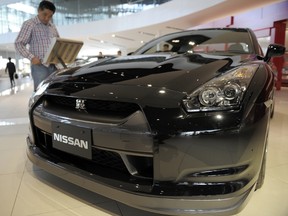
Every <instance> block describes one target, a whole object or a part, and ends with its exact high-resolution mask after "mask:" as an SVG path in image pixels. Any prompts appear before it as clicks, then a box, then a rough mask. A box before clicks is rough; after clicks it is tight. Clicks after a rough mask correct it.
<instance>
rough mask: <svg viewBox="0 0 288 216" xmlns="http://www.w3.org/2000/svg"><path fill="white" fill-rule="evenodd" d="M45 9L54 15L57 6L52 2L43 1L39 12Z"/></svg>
mask: <svg viewBox="0 0 288 216" xmlns="http://www.w3.org/2000/svg"><path fill="white" fill-rule="evenodd" d="M44 9H48V10H51V11H53V14H54V13H55V11H56V7H55V5H54V4H53V3H52V2H50V1H46V0H43V1H41V2H40V4H39V7H38V10H44Z"/></svg>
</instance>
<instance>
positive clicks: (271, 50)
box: [264, 44, 285, 62]
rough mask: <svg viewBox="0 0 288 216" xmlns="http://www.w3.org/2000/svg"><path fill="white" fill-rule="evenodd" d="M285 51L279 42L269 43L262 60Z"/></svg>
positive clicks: (282, 53)
mask: <svg viewBox="0 0 288 216" xmlns="http://www.w3.org/2000/svg"><path fill="white" fill-rule="evenodd" d="M284 53H285V47H284V46H282V45H279V44H270V45H269V46H268V49H267V52H266V55H265V57H264V61H265V62H268V61H270V59H271V58H272V57H278V56H282V55H284Z"/></svg>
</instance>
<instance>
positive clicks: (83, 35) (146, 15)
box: [0, 0, 283, 54]
mask: <svg viewBox="0 0 288 216" xmlns="http://www.w3.org/2000/svg"><path fill="white" fill-rule="evenodd" d="M281 1H283V0H261V1H260V0H205V1H203V0H193V1H192V0H174V1H171V2H168V3H166V4H163V5H161V6H159V7H157V8H155V9H151V10H147V11H143V12H140V13H139V14H135V15H129V16H123V17H119V18H115V19H110V20H103V21H98V22H94V23H87V24H79V25H78V24H77V25H73V28H71V26H63V27H61V28H58V29H60V30H59V31H60V35H61V37H65V38H67V37H69V38H71V39H76V40H82V41H84V47H83V48H82V50H83V51H87V52H91V49H92V50H94V52H98V50H101V51H102V50H106V49H107V50H108V49H112V50H113V49H114V50H117V49H121V50H123V51H124V54H125V52H130V51H133V50H135V49H136V48H138V47H139V46H141V45H142V44H141V41H144V42H147V41H149V40H151V39H153V38H155V37H157V36H159V35H163V34H166V33H170V32H175V31H179V30H186V29H191V28H194V27H196V26H199V25H203V24H205V23H208V22H212V21H214V20H217V19H221V18H225V17H230V16H233V15H236V14H239V13H243V12H246V11H248V10H252V9H255V8H259V7H263V6H265V5H268V4H273V3H276V2H281ZM179 3H180V4H179ZM171 17H172V18H171ZM254 22H257V20H254ZM112 35H114V37H113V36H112ZM3 49H5V50H10V51H11V50H14V45H13V42H12V43H7V44H0V50H3ZM96 54H98V53H96Z"/></svg>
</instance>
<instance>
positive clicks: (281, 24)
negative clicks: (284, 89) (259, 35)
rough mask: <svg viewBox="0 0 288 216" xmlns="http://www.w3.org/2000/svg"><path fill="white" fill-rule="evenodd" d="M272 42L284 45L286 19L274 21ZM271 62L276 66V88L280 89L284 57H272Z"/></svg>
mask: <svg viewBox="0 0 288 216" xmlns="http://www.w3.org/2000/svg"><path fill="white" fill-rule="evenodd" d="M274 29H275V32H274V33H275V35H274V43H276V44H281V45H284V46H285V31H286V20H285V21H283V20H281V21H277V22H274ZM273 63H274V64H275V67H276V68H277V81H276V90H281V85H282V68H283V64H284V57H277V58H273Z"/></svg>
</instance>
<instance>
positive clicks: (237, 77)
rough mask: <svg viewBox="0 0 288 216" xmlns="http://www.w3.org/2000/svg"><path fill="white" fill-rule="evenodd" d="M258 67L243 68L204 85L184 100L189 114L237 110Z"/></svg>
mask: <svg viewBox="0 0 288 216" xmlns="http://www.w3.org/2000/svg"><path fill="white" fill-rule="evenodd" d="M257 69H258V65H247V66H241V67H238V68H236V69H232V70H231V71H229V72H227V73H225V74H223V75H221V76H219V77H216V78H214V79H212V80H210V81H209V82H207V83H205V84H204V85H202V86H201V87H200V88H198V89H197V90H196V91H194V92H193V93H192V94H190V95H188V97H187V98H185V99H184V100H183V104H184V107H185V109H186V111H187V112H199V111H216V110H228V109H236V108H239V107H240V102H241V99H242V98H243V95H244V93H245V92H246V90H247V88H248V86H249V84H250V81H251V79H252V77H253V76H254V73H255V71H256V70H257Z"/></svg>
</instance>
